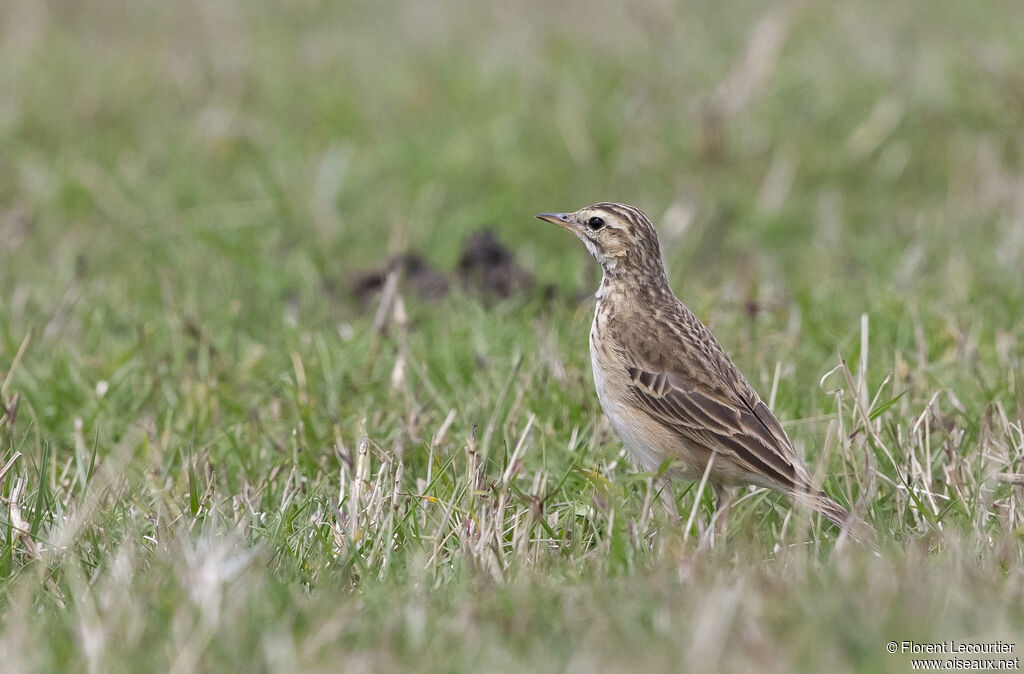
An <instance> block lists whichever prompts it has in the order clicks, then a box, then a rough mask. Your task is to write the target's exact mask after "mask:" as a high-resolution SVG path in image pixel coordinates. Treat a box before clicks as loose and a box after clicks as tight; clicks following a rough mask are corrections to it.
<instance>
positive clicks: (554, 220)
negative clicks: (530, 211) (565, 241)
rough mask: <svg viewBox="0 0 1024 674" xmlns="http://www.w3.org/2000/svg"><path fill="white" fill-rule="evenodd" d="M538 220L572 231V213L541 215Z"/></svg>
mask: <svg viewBox="0 0 1024 674" xmlns="http://www.w3.org/2000/svg"><path fill="white" fill-rule="evenodd" d="M537 219H538V220H543V221H544V222H550V223H551V224H553V225H558V226H559V227H564V228H565V229H572V224H573V222H572V213H540V214H538V215H537Z"/></svg>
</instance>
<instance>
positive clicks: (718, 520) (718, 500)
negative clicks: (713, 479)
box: [711, 484, 733, 536]
mask: <svg viewBox="0 0 1024 674" xmlns="http://www.w3.org/2000/svg"><path fill="white" fill-rule="evenodd" d="M714 489H715V512H714V514H712V515H711V521H712V522H714V525H715V532H716V533H717V534H719V535H720V536H725V530H726V527H727V526H728V524H729V511H730V510H732V501H733V499H732V492H731V490H730V489H729V488H728V487H725V486H723V485H720V484H716V485H714Z"/></svg>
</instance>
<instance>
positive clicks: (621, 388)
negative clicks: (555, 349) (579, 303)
mask: <svg viewBox="0 0 1024 674" xmlns="http://www.w3.org/2000/svg"><path fill="white" fill-rule="evenodd" d="M590 360H591V365H592V366H593V370H594V387H595V388H596V389H597V399H598V400H599V401H600V403H601V409H603V410H604V413H605V416H607V417H608V421H610V422H611V425H612V428H614V429H615V432H616V434H618V436H619V439H620V440H622V444H623V445H624V446H625V448H626V451H627V452H628V454H629V458H630V460H631V461H632V462H633V463H634V464H636V465H637V466H638V467H639V468H640V470H643V471H649V472H655V471H657V470H658V469H659V468H660V467H661V465H662V464H663V463H664V462H665V460H666V459H672V462H673V463H672V470H671V473H672V474H673V475H675V476H676V477H681V478H689V479H694V478H696V477H700V474H701V472H702V470H703V465H701V466H696V465H695V464H696V461H695V460H694V459H695V457H691V456H688V454H689V452H687V451H686V448H685V447H683V446H682V444H683V443H682V442H681V441H680V439H679V437H678V436H677V435H675V434H674V433H672V432H671V431H669V430H668V429H666V428H665V427H664V426H662V425H661V424H659V423H657V422H656V421H654V420H653V419H651V418H649V417H647V415H646V414H644V413H643V412H642V411H639V410H637V409H635V407H634V405H633V404H632V403H631V401H630V400H629V399H628V398H627V396H628V391H629V386H630V381H629V379H628V376H627V373H626V369H625V367H624V366H623V365H621V364H617V363H615V362H612V358H611V357H609V354H606V353H602V352H601V351H600V350H599V349H596V348H595V347H594V340H593V337H592V338H591V340H590Z"/></svg>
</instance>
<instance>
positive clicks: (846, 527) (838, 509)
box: [793, 491, 876, 545]
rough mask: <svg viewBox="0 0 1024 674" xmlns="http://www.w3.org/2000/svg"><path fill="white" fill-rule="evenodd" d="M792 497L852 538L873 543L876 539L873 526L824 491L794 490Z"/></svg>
mask: <svg viewBox="0 0 1024 674" xmlns="http://www.w3.org/2000/svg"><path fill="white" fill-rule="evenodd" d="M793 497H794V498H795V499H796V500H797V501H799V502H800V503H802V504H804V505H806V506H808V507H810V508H813V509H814V510H817V511H818V512H820V513H821V514H822V515H824V516H825V517H826V518H828V520H829V521H830V522H832V523H833V524H835V525H836V526H837V527H839V528H840V529H842V530H843V531H845V532H846V533H847V534H849V535H850V536H851V537H852V538H854V539H856V540H858V541H860V542H861V543H867V544H872V545H873V544H874V542H875V539H876V532H875V529H874V527H872V526H871V525H870V524H868V523H867V522H865V521H864V520H863V519H861V518H860V517H858V516H857V515H854V514H852V513H850V512H849V511H848V510H847V509H846V508H844V507H843V506H841V505H839V504H838V503H836V502H835V501H833V500H832V499H831V498H829V497H828V495H826V494H825V492H823V491H819V492H818V493H817V494H809V493H807V492H794V493H793Z"/></svg>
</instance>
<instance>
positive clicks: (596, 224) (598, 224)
mask: <svg viewBox="0 0 1024 674" xmlns="http://www.w3.org/2000/svg"><path fill="white" fill-rule="evenodd" d="M587 227H588V228H589V229H590V231H592V232H596V231H597V230H599V229H601V228H602V227H604V218H599V217H597V216H596V215H595V216H594V217H592V218H590V219H589V220H587Z"/></svg>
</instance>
